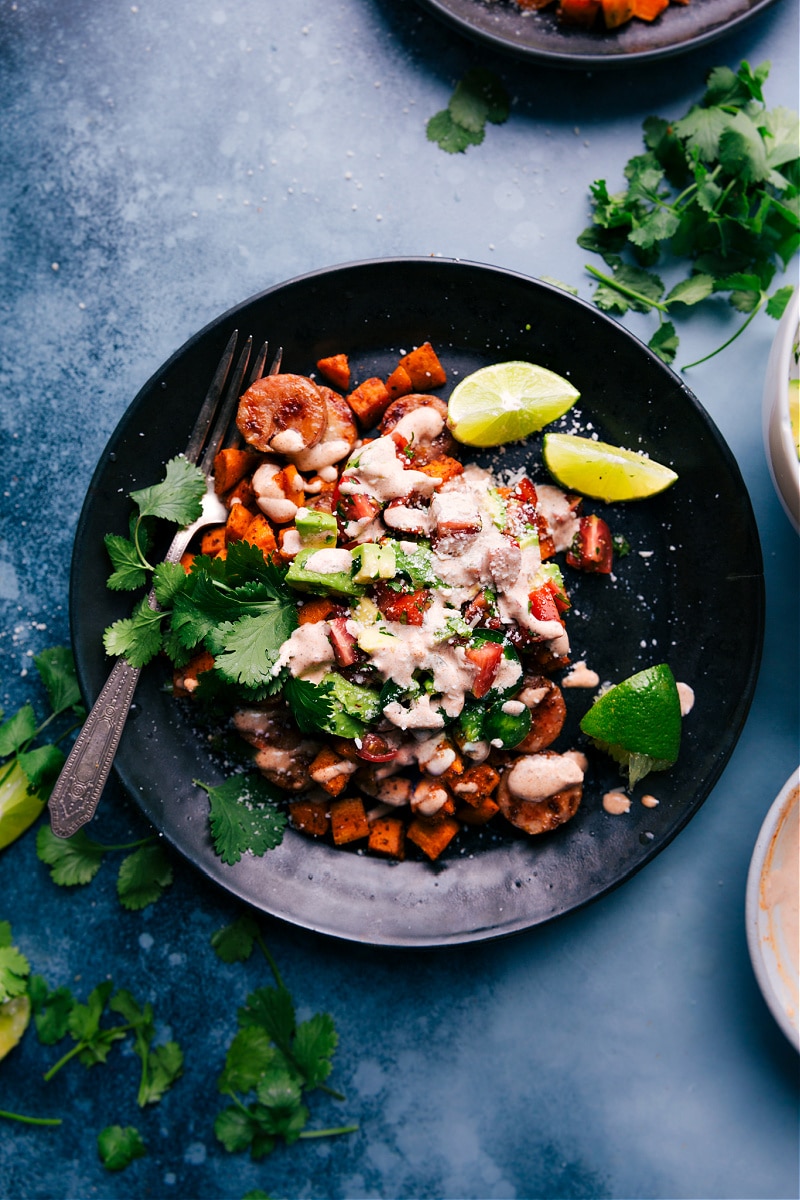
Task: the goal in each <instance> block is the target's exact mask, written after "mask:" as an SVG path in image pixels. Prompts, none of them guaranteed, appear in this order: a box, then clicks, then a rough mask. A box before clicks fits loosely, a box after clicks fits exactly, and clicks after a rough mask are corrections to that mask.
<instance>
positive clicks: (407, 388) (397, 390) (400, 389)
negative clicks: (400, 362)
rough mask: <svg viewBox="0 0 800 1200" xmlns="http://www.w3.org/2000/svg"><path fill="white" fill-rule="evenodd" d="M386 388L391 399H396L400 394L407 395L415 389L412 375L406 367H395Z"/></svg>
mask: <svg viewBox="0 0 800 1200" xmlns="http://www.w3.org/2000/svg"><path fill="white" fill-rule="evenodd" d="M386 390H387V392H388V393H389V397H390V399H391V400H396V399H397V397H398V396H407V395H408V394H409V393H410V392H413V391H414V385H413V383H412V382H411V376H410V375H409V373H408V371H407V370H406V369H405V367H395V369H394V370H393V371H392V373H391V375H390V376H389V378H388V379H387V380H386Z"/></svg>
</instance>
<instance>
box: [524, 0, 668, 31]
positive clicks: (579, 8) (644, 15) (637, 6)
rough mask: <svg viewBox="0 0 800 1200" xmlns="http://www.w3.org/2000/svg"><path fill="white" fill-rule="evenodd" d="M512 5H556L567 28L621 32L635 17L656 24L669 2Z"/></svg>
mask: <svg viewBox="0 0 800 1200" xmlns="http://www.w3.org/2000/svg"><path fill="white" fill-rule="evenodd" d="M513 3H514V4H515V5H516V7H517V8H521V9H522V10H523V12H530V11H531V10H534V9H535V10H538V9H545V8H552V7H553V5H554V4H557V8H556V15H557V17H558V20H559V21H560V22H562V23H563V24H564V25H581V26H583V27H584V28H586V29H593V28H595V27H599V28H601V29H618V28H619V26H620V25H627V23H628V22H629V21H631V20H633V19H634V18H638V19H639V20H640V21H655V19H656V17H660V16H661V14H662V13H663V12H664V10H665V9H667V8H669V5H670V0H513ZM672 3H674V4H683V5H686V4H688V3H689V0H672Z"/></svg>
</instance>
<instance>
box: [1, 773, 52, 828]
mask: <svg viewBox="0 0 800 1200" xmlns="http://www.w3.org/2000/svg"><path fill="white" fill-rule="evenodd" d="M3 770H4V771H6V772H7V773H6V775H5V776H4V778H3V781H2V783H0V850H2V848H3V847H4V846H8V845H9V844H10V843H11V842H13V841H14V840H15V839H16V838H18V837H19V835H20V834H21V833H24V832H25V830H26V829H27V828H28V826H29V825H32V824H33V822H34V821H35V820H36V819H37V818H38V816H39V814H40V813H41V811H42V809H43V808H44V806H45V803H46V801H45V798H44V796H42V795H41V794H40V792H38V791H36V790H33V789H31V786H30V783H29V781H28V777H27V775H26V774H25V772H24V771H23V769H22V767H21V766H20V765H19V763H18V762H15V763H13V764H12V766H11V767H10V768H9V766H8V763H4V764H3Z"/></svg>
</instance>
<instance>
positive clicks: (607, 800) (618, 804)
mask: <svg viewBox="0 0 800 1200" xmlns="http://www.w3.org/2000/svg"><path fill="white" fill-rule="evenodd" d="M603 808H604V809H605V810H606V812H607V813H611V815H612V816H615V817H619V816H622V814H623V813H627V812H630V811H631V798H630V796H626V795H625V793H624V792H606V794H605V795H604V796H603Z"/></svg>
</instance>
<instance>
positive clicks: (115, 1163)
mask: <svg viewBox="0 0 800 1200" xmlns="http://www.w3.org/2000/svg"><path fill="white" fill-rule="evenodd" d="M97 1153H98V1154H99V1156H100V1161H101V1163H102V1164H103V1166H104V1167H105V1168H106V1170H107V1171H123V1170H124V1169H125V1167H129V1166H130V1164H131V1163H132V1162H134V1160H135V1159H137V1158H143V1157H144V1155H145V1154H147V1147H146V1146H145V1144H144V1142H143V1141H142V1136H141V1134H140V1133H139V1130H138V1129H136V1128H134V1126H133V1125H126V1126H124V1127H123V1126H122V1125H108V1126H107V1127H106V1128H105V1129H101V1131H100V1133H98V1135H97Z"/></svg>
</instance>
